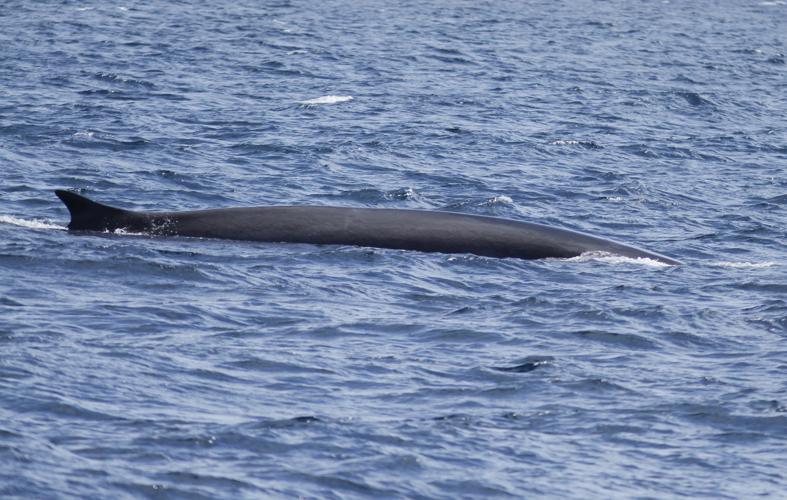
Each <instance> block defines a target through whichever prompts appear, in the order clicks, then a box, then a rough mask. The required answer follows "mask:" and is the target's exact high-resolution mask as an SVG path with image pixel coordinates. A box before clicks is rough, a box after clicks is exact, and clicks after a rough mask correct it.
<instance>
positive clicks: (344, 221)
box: [55, 190, 680, 265]
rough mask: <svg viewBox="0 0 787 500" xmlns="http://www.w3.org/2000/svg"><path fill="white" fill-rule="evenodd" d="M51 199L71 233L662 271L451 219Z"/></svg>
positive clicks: (557, 235) (445, 215) (589, 243)
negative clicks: (597, 263) (593, 262)
mask: <svg viewBox="0 0 787 500" xmlns="http://www.w3.org/2000/svg"><path fill="white" fill-rule="evenodd" d="M55 194H57V196H58V197H59V198H60V199H61V200H62V201H63V203H65V205H66V207H67V208H68V210H69V212H70V213H71V222H70V224H69V225H68V229H69V230H71V231H117V230H125V231H128V232H133V233H142V234H150V235H154V236H191V237H197V238H220V239H229V240H246V241H260V242H270V243H312V244H317V245H357V246H366V247H376V248H392V249H400V250H416V251H420V252H441V253H470V254H475V255H482V256H487V257H498V258H506V257H510V258H520V259H543V258H548V257H558V258H571V257H577V256H579V255H581V254H583V253H587V252H606V253H610V254H615V255H620V256H623V257H630V258H635V259H636V258H645V259H652V260H655V261H657V262H661V263H664V264H670V265H677V264H680V262H678V261H676V260H674V259H671V258H670V257H666V256H664V255H660V254H657V253H653V252H648V251H645V250H642V249H639V248H636V247H633V246H629V245H625V244H622V243H618V242H615V241H611V240H607V239H603V238H597V237H595V236H591V235H588V234H584V233H580V232H577V231H570V230H567V229H561V228H555V227H550V226H545V225H542V224H535V223H532V222H524V221H517V220H511V219H503V218H499V217H488V216H482V215H470V214H462V213H455V212H439V211H428V210H406V209H390V208H350V207H330V206H267V207H246V208H222V209H210V210H195V211H184V212H136V211H131V210H124V209H121V208H115V207H111V206H107V205H103V204H101V203H97V202H94V201H92V200H89V199H88V198H85V197H84V196H81V195H79V194H76V193H74V192H71V191H64V190H56V191H55Z"/></svg>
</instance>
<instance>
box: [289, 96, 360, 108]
mask: <svg viewBox="0 0 787 500" xmlns="http://www.w3.org/2000/svg"><path fill="white" fill-rule="evenodd" d="M352 100H353V96H351V95H324V96H322V97H315V98H314V99H307V100H305V101H300V104H303V105H304V106H316V105H319V104H339V103H340V102H347V101H352Z"/></svg>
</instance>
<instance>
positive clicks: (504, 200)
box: [489, 194, 514, 205]
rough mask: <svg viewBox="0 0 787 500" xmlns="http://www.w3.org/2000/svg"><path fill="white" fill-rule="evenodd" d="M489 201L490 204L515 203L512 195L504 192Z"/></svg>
mask: <svg viewBox="0 0 787 500" xmlns="http://www.w3.org/2000/svg"><path fill="white" fill-rule="evenodd" d="M489 203H490V205H513V204H514V200H512V199H511V197H510V196H506V195H504V194H502V195H500V196H495V197H494V198H492V199H491V200H489Z"/></svg>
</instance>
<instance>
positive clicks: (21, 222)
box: [0, 215, 66, 230]
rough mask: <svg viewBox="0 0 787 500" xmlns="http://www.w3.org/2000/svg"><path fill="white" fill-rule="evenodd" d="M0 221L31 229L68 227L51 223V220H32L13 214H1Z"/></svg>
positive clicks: (62, 228)
mask: <svg viewBox="0 0 787 500" xmlns="http://www.w3.org/2000/svg"><path fill="white" fill-rule="evenodd" d="M0 223H4V224H13V225H15V226H21V227H27V228H30V229H60V230H65V229H66V228H65V227H63V226H58V225H57V224H51V223H49V222H44V221H40V220H36V219H32V220H28V219H20V218H18V217H14V216H11V215H0Z"/></svg>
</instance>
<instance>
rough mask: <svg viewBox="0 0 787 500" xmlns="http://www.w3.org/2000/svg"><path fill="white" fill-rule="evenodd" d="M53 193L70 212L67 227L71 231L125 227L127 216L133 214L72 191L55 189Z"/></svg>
mask: <svg viewBox="0 0 787 500" xmlns="http://www.w3.org/2000/svg"><path fill="white" fill-rule="evenodd" d="M55 194H56V195H57V197H58V198H60V200H61V201H62V202H63V203H65V204H66V208H68V211H69V212H71V223H70V224H69V225H68V229H70V230H72V231H114V230H115V229H118V228H122V227H125V225H126V224H127V223H128V219H129V216H130V215H132V214H133V212H129V211H128V210H123V209H120V208H115V207H110V206H107V205H102V204H101V203H96V202H95V201H93V200H89V199H87V198H85V197H84V196H82V195H79V194H76V193H75V192H73V191H65V190H63V189H57V190H55Z"/></svg>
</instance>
